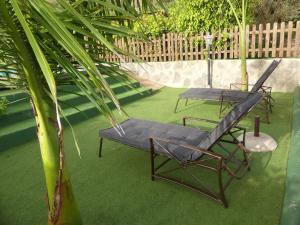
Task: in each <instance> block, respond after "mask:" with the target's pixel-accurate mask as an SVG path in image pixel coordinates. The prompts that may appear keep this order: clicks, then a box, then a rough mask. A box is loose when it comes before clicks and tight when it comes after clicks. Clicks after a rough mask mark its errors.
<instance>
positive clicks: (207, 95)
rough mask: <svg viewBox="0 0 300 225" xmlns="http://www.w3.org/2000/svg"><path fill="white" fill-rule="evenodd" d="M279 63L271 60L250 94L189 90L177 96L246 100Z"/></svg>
mask: <svg viewBox="0 0 300 225" xmlns="http://www.w3.org/2000/svg"><path fill="white" fill-rule="evenodd" d="M279 63H280V61H276V60H273V62H272V63H271V64H270V65H269V66H268V68H267V69H266V70H265V72H264V73H263V74H262V75H261V76H260V78H259V79H258V80H257V81H256V83H255V84H254V85H253V87H252V89H251V90H250V92H245V91H240V90H231V89H220V88H190V89H188V90H187V91H185V92H184V93H181V94H179V98H181V99H202V100H213V101H217V100H221V98H222V97H223V100H224V101H233V102H239V101H243V100H244V99H246V98H248V96H249V93H255V92H258V91H259V89H260V88H261V87H262V85H263V84H264V82H265V81H266V80H267V79H268V78H269V76H270V75H271V74H272V72H273V71H274V70H275V69H276V67H277V66H278V65H279Z"/></svg>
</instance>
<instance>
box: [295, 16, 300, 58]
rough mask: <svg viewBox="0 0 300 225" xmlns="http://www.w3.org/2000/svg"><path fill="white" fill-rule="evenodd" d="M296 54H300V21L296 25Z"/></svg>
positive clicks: (296, 55)
mask: <svg viewBox="0 0 300 225" xmlns="http://www.w3.org/2000/svg"><path fill="white" fill-rule="evenodd" d="M294 52H295V53H294V56H295V57H298V56H300V21H298V22H297V25H296V41H295V51H294Z"/></svg>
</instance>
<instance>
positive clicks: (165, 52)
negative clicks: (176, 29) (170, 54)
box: [162, 34, 167, 62]
mask: <svg viewBox="0 0 300 225" xmlns="http://www.w3.org/2000/svg"><path fill="white" fill-rule="evenodd" d="M162 42H163V56H164V62H166V61H167V50H166V35H165V34H163V39H162Z"/></svg>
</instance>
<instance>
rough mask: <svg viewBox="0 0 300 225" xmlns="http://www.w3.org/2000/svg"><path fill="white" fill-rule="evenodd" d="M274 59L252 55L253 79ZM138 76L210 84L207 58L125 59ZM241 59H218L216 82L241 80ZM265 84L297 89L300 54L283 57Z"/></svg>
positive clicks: (225, 85)
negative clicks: (188, 59)
mask: <svg viewBox="0 0 300 225" xmlns="http://www.w3.org/2000/svg"><path fill="white" fill-rule="evenodd" d="M271 62H272V59H248V60H247V66H248V74H249V83H250V84H251V83H252V84H253V83H255V82H256V80H257V79H258V77H259V76H260V75H261V74H262V72H263V71H264V70H265V69H266V68H267V67H268V65H269V64H270V63H271ZM122 66H123V67H124V68H126V69H128V70H129V71H130V72H132V73H134V74H135V76H138V77H141V78H144V79H145V78H146V79H149V80H151V81H154V82H157V83H159V84H162V85H165V86H168V87H186V88H191V87H208V85H207V62H206V60H197V61H196V60H195V61H173V62H149V63H122ZM240 81H241V72H240V60H214V61H213V75H212V86H213V87H215V88H229V84H230V83H235V82H238V83H239V82H240ZM265 85H268V86H272V88H273V90H274V91H280V92H293V91H294V89H295V87H297V86H299V85H300V58H289V59H282V62H281V63H280V64H279V66H278V68H277V69H276V70H275V71H274V72H273V74H272V75H271V77H270V78H269V79H268V80H267V81H266V83H265Z"/></svg>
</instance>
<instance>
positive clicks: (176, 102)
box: [174, 98, 180, 113]
mask: <svg viewBox="0 0 300 225" xmlns="http://www.w3.org/2000/svg"><path fill="white" fill-rule="evenodd" d="M179 101H180V98H178V99H177V102H176V105H175V109H174V113H176V111H177V107H178V103H179Z"/></svg>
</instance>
